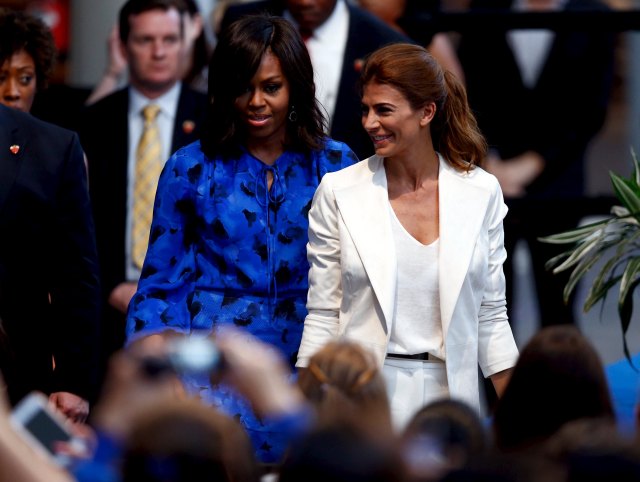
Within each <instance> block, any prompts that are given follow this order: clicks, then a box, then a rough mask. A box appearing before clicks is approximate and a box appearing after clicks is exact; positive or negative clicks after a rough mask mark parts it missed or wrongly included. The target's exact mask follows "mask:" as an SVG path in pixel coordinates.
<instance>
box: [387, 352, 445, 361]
mask: <svg viewBox="0 0 640 482" xmlns="http://www.w3.org/2000/svg"><path fill="white" fill-rule="evenodd" d="M387 358H404V359H406V360H439V358H436V357H435V356H433V355H431V354H429V353H427V352H424V353H415V354H413V355H405V354H404V353H387Z"/></svg>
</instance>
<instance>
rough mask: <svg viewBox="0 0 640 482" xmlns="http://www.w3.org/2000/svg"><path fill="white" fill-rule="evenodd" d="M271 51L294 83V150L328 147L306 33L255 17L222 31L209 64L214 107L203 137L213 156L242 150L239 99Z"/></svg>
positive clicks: (290, 124)
mask: <svg viewBox="0 0 640 482" xmlns="http://www.w3.org/2000/svg"><path fill="white" fill-rule="evenodd" d="M267 51H270V52H272V53H273V54H274V55H275V56H276V57H277V58H278V60H279V61H280V66H281V68H282V72H283V73H284V76H285V77H286V79H287V81H288V82H289V103H290V105H292V106H295V111H296V114H297V120H296V121H295V122H288V123H287V142H288V143H289V146H288V147H290V148H293V149H297V150H301V151H304V152H307V151H311V150H314V149H318V148H320V147H321V146H322V144H323V142H324V139H325V137H326V133H325V126H326V121H325V118H324V116H323V115H322V112H321V110H320V106H319V104H318V102H317V100H316V97H315V93H316V89H315V84H314V81H313V67H312V65H311V59H310V58H309V53H308V52H307V48H306V47H305V45H304V42H303V41H302V38H301V37H300V34H299V33H298V31H297V30H296V29H295V28H294V27H293V26H292V25H291V24H290V23H289V22H288V21H287V20H285V19H283V18H280V17H274V16H270V15H266V14H264V15H249V16H246V17H244V18H242V19H240V20H238V21H236V22H234V23H232V24H231V25H230V26H229V28H227V29H226V30H225V31H224V32H222V35H221V37H220V39H219V42H218V45H217V46H216V49H215V50H214V53H213V57H212V58H211V62H210V64H209V93H208V97H209V106H208V109H207V118H206V123H205V128H204V129H203V131H202V135H201V145H202V150H203V152H204V153H205V154H206V155H207V156H209V157H215V156H216V155H219V154H221V155H223V156H225V157H226V156H232V155H234V154H236V153H237V152H238V148H239V146H240V145H241V144H242V141H243V139H242V135H243V134H242V129H241V128H240V126H239V125H238V124H237V119H238V116H237V114H236V111H235V107H234V103H235V99H236V98H237V97H238V96H239V95H240V94H241V92H242V89H243V88H244V87H245V86H246V85H247V84H248V83H249V82H250V81H251V79H252V78H253V76H254V75H255V73H256V72H257V70H258V67H259V66H260V62H261V60H262V56H263V55H264V54H265V52H267Z"/></svg>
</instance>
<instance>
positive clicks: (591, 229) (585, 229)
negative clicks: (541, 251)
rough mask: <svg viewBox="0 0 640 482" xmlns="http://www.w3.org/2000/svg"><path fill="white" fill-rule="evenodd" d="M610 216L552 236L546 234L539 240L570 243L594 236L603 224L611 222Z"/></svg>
mask: <svg viewBox="0 0 640 482" xmlns="http://www.w3.org/2000/svg"><path fill="white" fill-rule="evenodd" d="M610 221H611V219H610V218H608V219H603V220H602V221H597V222H595V223H591V224H587V225H586V226H582V227H581V228H577V229H571V230H569V231H564V232H562V233H558V234H552V235H550V236H544V237H541V238H538V241H540V242H542V243H548V244H568V243H575V242H579V241H582V240H583V239H585V238H588V237H589V236H592V235H593V234H594V233H595V232H597V231H599V230H600V229H602V226H604V225H605V224H607V223H609V222H610Z"/></svg>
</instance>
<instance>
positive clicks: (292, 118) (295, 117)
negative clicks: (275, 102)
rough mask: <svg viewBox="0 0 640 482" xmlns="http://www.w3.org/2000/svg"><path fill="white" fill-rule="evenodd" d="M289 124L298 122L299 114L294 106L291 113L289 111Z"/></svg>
mask: <svg viewBox="0 0 640 482" xmlns="http://www.w3.org/2000/svg"><path fill="white" fill-rule="evenodd" d="M289 122H298V113H297V112H296V108H295V106H293V105H292V106H291V111H289Z"/></svg>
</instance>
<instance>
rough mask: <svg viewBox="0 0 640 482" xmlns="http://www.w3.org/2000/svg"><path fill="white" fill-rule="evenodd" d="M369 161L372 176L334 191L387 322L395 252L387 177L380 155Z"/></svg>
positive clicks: (390, 315)
mask: <svg viewBox="0 0 640 482" xmlns="http://www.w3.org/2000/svg"><path fill="white" fill-rule="evenodd" d="M363 162H369V163H370V167H371V169H372V171H373V172H372V179H367V180H366V181H365V182H360V183H358V184H356V185H353V186H349V187H347V188H344V189H338V190H336V191H335V193H334V194H335V197H336V203H337V205H338V209H339V211H340V214H341V216H342V219H343V220H344V223H345V225H346V227H347V230H348V231H349V234H350V235H351V239H352V240H353V244H354V245H355V248H356V251H357V252H358V256H359V257H360V260H361V261H362V264H363V266H364V269H365V271H366V273H367V276H368V278H369V282H370V283H371V286H372V288H373V291H374V293H375V295H376V298H377V299H378V302H379V303H380V307H381V308H382V312H383V313H384V317H385V322H386V325H387V333H389V331H390V329H391V322H392V320H393V304H394V300H395V295H396V265H397V263H396V254H395V245H394V242H393V237H392V233H391V221H390V219H389V203H388V194H387V178H386V174H385V171H384V164H383V162H382V158H379V157H377V156H375V157H373V158H371V160H370V161H363Z"/></svg>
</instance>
